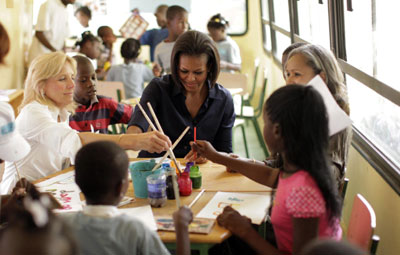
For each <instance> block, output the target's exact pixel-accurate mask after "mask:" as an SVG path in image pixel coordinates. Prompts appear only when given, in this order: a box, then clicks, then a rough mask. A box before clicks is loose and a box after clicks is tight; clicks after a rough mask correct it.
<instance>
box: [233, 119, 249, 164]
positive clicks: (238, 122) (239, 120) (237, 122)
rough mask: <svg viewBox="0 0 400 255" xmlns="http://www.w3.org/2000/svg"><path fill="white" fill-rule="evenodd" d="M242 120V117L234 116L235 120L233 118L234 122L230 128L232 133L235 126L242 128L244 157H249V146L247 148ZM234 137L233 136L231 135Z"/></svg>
mask: <svg viewBox="0 0 400 255" xmlns="http://www.w3.org/2000/svg"><path fill="white" fill-rule="evenodd" d="M244 124H245V123H244V120H243V119H238V118H236V120H235V123H234V124H233V130H232V132H233V133H234V132H235V129H236V128H239V127H240V129H241V130H242V137H243V143H244V149H245V151H246V158H249V157H250V154H249V148H248V146H247V139H246V132H245V130H244V128H245V126H244ZM232 136H233V134H232ZM233 137H234V136H233ZM233 144H235V143H234V142H233ZM233 151H234V152H235V150H233Z"/></svg>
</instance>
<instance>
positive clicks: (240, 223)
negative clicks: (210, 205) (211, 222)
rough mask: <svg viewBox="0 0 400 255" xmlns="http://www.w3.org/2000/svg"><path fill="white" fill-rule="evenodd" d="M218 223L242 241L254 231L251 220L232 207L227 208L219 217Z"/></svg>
mask: <svg viewBox="0 0 400 255" xmlns="http://www.w3.org/2000/svg"><path fill="white" fill-rule="evenodd" d="M217 222H218V224H219V225H220V226H222V227H224V228H226V229H228V230H229V231H231V232H232V233H233V234H235V235H237V236H238V237H240V238H242V239H244V237H245V236H246V235H247V234H248V233H249V231H251V230H252V229H253V228H252V226H251V220H250V219H249V218H247V217H246V216H242V215H240V213H239V212H238V211H236V210H235V209H233V208H232V207H230V206H227V207H225V208H224V211H223V212H222V214H220V215H218V217H217Z"/></svg>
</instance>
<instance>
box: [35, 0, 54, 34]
mask: <svg viewBox="0 0 400 255" xmlns="http://www.w3.org/2000/svg"><path fill="white" fill-rule="evenodd" d="M48 5H49V3H47V2H46V3H43V4H42V5H41V6H40V9H39V14H38V17H37V22H36V25H35V30H36V31H49V30H50V15H51V12H50V11H49V10H48Z"/></svg>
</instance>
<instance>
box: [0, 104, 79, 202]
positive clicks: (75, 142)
mask: <svg viewBox="0 0 400 255" xmlns="http://www.w3.org/2000/svg"><path fill="white" fill-rule="evenodd" d="M69 115H70V114H69V113H68V112H67V111H66V110H61V111H60V110H59V109H50V108H49V107H48V106H46V105H42V104H39V103H38V102H36V101H33V102H32V103H29V104H28V105H26V106H25V107H24V108H23V109H22V111H21V113H20V114H19V115H18V117H17V119H16V121H15V125H16V128H17V130H18V131H19V132H20V133H21V135H22V136H23V137H24V138H25V139H26V140H27V141H28V143H29V144H30V146H31V151H30V153H29V154H28V155H27V156H26V157H24V158H23V159H21V160H19V161H17V162H15V163H16V164H17V167H18V170H19V172H20V174H21V177H25V178H26V179H27V180H29V181H34V180H37V179H39V178H43V177H45V176H48V175H50V174H53V173H55V172H57V171H60V170H62V169H63V163H65V161H66V160H67V159H70V160H71V162H72V163H73V162H74V160H75V154H76V152H77V151H78V150H79V149H80V148H81V146H82V144H81V140H80V138H79V136H78V132H77V131H75V130H73V129H72V128H71V127H70V126H69V124H68V123H69ZM58 117H59V118H60V122H57V119H58ZM17 181H18V176H17V173H16V171H15V167H14V164H13V163H11V162H6V166H5V170H4V175H3V180H2V182H1V194H7V193H9V192H10V191H11V190H12V188H13V187H14V186H15V183H16V182H17Z"/></svg>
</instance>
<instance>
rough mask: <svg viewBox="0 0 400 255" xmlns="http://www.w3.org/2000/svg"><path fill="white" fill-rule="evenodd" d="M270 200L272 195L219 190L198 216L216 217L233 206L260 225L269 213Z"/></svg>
mask: <svg viewBox="0 0 400 255" xmlns="http://www.w3.org/2000/svg"><path fill="white" fill-rule="evenodd" d="M270 200H271V196H270V195H258V194H248V193H232V192H217V194H215V196H214V197H213V198H212V199H211V200H210V201H209V202H208V203H207V205H206V206H205V207H204V208H203V209H202V210H201V211H200V212H199V213H198V214H197V215H196V218H207V219H216V218H217V216H218V215H219V214H221V213H222V211H223V210H224V208H225V206H231V207H232V208H233V209H235V210H237V211H238V212H239V213H240V214H241V215H244V216H247V217H249V218H250V219H251V222H252V223H253V224H257V225H260V224H261V223H262V222H263V221H264V219H265V217H266V215H267V210H268V208H269V205H270Z"/></svg>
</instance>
